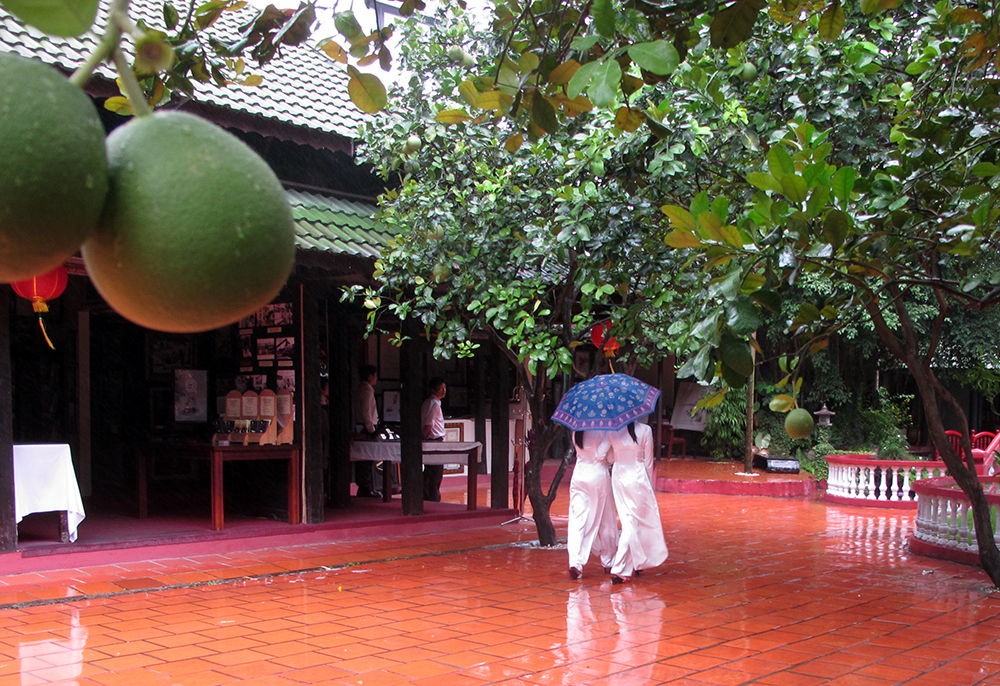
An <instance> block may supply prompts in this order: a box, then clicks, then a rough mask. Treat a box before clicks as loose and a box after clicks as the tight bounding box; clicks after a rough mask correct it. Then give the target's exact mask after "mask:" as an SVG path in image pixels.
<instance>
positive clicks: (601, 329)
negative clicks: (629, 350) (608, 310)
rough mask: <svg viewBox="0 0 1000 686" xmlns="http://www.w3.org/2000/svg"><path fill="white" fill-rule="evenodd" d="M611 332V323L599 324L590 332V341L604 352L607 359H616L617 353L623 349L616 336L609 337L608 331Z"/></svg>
mask: <svg viewBox="0 0 1000 686" xmlns="http://www.w3.org/2000/svg"><path fill="white" fill-rule="evenodd" d="M610 330H611V322H604V323H603V324H598V325H596V326H595V327H594V328H592V329H591V330H590V340H591V341H592V342H593V344H594V347H595V348H597V349H598V350H603V351H604V355H605V357H614V356H615V351H616V350H618V348H620V347H621V345H619V344H618V340H617V339H616V338H615V337H614V336H608V331H610Z"/></svg>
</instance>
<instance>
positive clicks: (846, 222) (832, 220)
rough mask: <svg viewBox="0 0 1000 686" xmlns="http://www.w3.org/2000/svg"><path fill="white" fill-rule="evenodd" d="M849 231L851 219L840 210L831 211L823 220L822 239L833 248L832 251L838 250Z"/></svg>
mask: <svg viewBox="0 0 1000 686" xmlns="http://www.w3.org/2000/svg"><path fill="white" fill-rule="evenodd" d="M850 230H851V218H850V217H848V216H847V214H846V213H844V212H841V211H840V210H831V211H830V214H828V215H826V219H825V220H823V238H824V239H826V242H827V243H829V244H830V245H832V246H833V249H834V250H839V249H840V246H842V245H843V244H844V239H845V238H847V234H848V233H850Z"/></svg>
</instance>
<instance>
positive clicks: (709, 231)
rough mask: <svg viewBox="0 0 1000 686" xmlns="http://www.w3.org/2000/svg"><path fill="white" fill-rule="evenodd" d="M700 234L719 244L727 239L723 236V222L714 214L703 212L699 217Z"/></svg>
mask: <svg viewBox="0 0 1000 686" xmlns="http://www.w3.org/2000/svg"><path fill="white" fill-rule="evenodd" d="M698 228H699V229H700V231H699V233H701V235H702V236H703V237H705V238H709V239H711V240H713V241H716V242H718V243H722V242H723V241H724V240H725V239H724V238H723V236H722V220H721V219H719V218H718V217H717V216H715V213H714V212H702V213H701V214H699V215H698Z"/></svg>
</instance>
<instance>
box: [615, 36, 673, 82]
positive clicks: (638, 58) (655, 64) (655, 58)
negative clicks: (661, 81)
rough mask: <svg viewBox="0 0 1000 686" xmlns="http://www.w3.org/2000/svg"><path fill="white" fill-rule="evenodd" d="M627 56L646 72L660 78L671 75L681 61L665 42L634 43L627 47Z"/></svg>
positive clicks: (671, 46)
mask: <svg viewBox="0 0 1000 686" xmlns="http://www.w3.org/2000/svg"><path fill="white" fill-rule="evenodd" d="M628 56H629V57H631V58H632V61H633V62H635V63H636V64H638V65H639V66H640V67H642V68H643V69H645V70H646V71H648V72H652V73H654V74H658V75H660V76H666V75H668V74H673V73H674V70H675V69H677V65H678V64H679V63H680V61H681V56H680V54H679V53H678V52H677V48H675V47H674V46H673V45H671V44H670V43H668V42H667V41H665V40H658V41H654V42H652V43H636V44H635V45H633V46H631V47H629V49H628Z"/></svg>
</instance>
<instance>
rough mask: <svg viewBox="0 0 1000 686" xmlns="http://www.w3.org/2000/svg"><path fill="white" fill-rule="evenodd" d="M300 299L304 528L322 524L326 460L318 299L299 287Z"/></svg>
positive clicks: (302, 286) (324, 501) (303, 287)
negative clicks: (321, 397) (309, 525)
mask: <svg viewBox="0 0 1000 686" xmlns="http://www.w3.org/2000/svg"><path fill="white" fill-rule="evenodd" d="M300 289H301V290H300V293H301V297H302V328H301V332H302V333H301V338H300V341H301V343H302V345H301V348H300V349H301V351H302V352H301V355H300V357H301V360H302V388H301V390H300V391H299V392H300V393H301V394H302V480H303V484H304V486H302V487H303V495H304V498H303V504H304V508H303V509H304V510H305V512H304V517H303V520H302V521H303V522H304V523H306V524H318V523H320V522H322V521H324V519H325V517H324V514H323V511H324V507H325V505H326V494H325V493H324V491H323V472H324V470H325V468H326V464H327V456H326V455H325V454H324V453H323V425H322V422H325V421H326V418H325V417H324V416H323V408H322V406H321V405H320V378H319V374H320V358H319V327H320V321H321V317H320V305H319V299H318V298H317V297H316V295H315V293H313V292H312V291H311V289H309V288H306V287H305V285H301V286H300Z"/></svg>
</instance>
